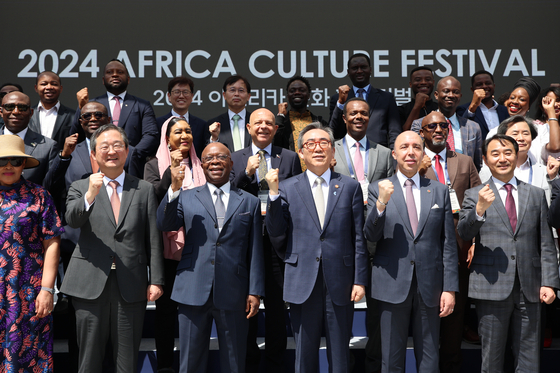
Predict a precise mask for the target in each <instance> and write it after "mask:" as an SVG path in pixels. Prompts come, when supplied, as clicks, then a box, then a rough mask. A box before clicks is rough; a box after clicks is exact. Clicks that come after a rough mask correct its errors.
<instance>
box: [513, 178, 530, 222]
mask: <svg viewBox="0 0 560 373" xmlns="http://www.w3.org/2000/svg"><path fill="white" fill-rule="evenodd" d="M516 180H517V225H516V226H515V233H517V232H518V231H519V227H520V226H521V224H522V223H523V218H524V217H525V212H526V211H527V204H528V203H527V202H528V201H529V184H527V183H524V182H523V181H521V180H519V179H517V178H516Z"/></svg>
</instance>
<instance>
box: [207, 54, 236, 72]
mask: <svg viewBox="0 0 560 373" xmlns="http://www.w3.org/2000/svg"><path fill="white" fill-rule="evenodd" d="M224 63H225V65H224ZM221 73H228V74H231V75H235V74H236V72H235V67H234V66H233V61H232V60H231V57H230V55H229V52H228V51H222V53H221V54H220V58H219V59H218V63H216V70H214V74H212V78H217V77H218V75H220V74H221Z"/></svg>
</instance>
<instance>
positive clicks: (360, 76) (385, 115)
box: [329, 53, 402, 148]
mask: <svg viewBox="0 0 560 373" xmlns="http://www.w3.org/2000/svg"><path fill="white" fill-rule="evenodd" d="M348 77H349V78H350V80H351V81H352V89H351V88H350V87H348V86H347V85H343V86H341V87H338V93H337V94H334V95H332V96H331V103H330V120H329V127H330V128H331V129H332V130H333V133H334V138H335V139H341V138H343V137H344V135H345V134H346V124H345V123H344V120H343V119H342V110H343V109H344V104H345V103H346V100H348V99H349V98H352V97H361V98H363V99H365V100H366V101H367V102H368V104H369V110H370V111H369V126H368V132H367V136H368V138H369V139H370V140H371V141H374V142H376V143H378V144H381V145H383V146H385V147H388V148H393V143H394V142H395V139H396V138H397V136H398V135H399V133H401V131H402V129H401V128H402V127H401V121H400V119H399V112H398V109H397V104H396V102H395V98H394V97H393V95H392V94H391V93H389V92H385V91H382V90H380V89H377V88H374V87H372V86H371V85H370V84H369V79H370V77H371V61H370V59H369V57H368V56H367V55H366V54H363V53H356V54H354V55H353V56H351V57H350V59H349V60H348Z"/></svg>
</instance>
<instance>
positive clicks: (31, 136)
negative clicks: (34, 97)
mask: <svg viewBox="0 0 560 373" xmlns="http://www.w3.org/2000/svg"><path fill="white" fill-rule="evenodd" d="M1 110H2V118H3V119H4V127H3V128H2V134H3V135H17V136H19V137H21V138H22V139H23V142H24V144H25V154H27V155H32V156H33V157H34V158H36V159H37V160H38V161H39V166H37V167H34V168H29V169H26V170H25V171H24V172H23V177H24V178H25V179H26V180H29V181H32V182H34V183H35V184H39V185H43V186H44V187H45V188H47V189H50V183H49V182H47V172H48V171H49V167H50V164H51V163H52V161H53V159H54V157H55V156H56V142H55V141H53V140H51V139H49V138H46V137H45V136H43V135H41V134H39V133H37V132H34V131H32V130H30V129H29V128H28V127H27V126H28V124H29V119H30V118H31V115H33V109H31V106H30V100H29V96H27V95H26V94H24V93H21V92H11V93H8V94H7V95H6V96H4V99H3V100H2V107H1Z"/></svg>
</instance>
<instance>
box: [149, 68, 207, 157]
mask: <svg viewBox="0 0 560 373" xmlns="http://www.w3.org/2000/svg"><path fill="white" fill-rule="evenodd" d="M194 94H195V92H194V82H193V81H192V79H191V78H187V77H185V76H178V77H176V78H173V79H171V80H170V81H169V84H167V98H168V99H169V102H171V107H172V109H171V111H170V112H169V113H167V114H165V115H164V116H161V117H158V118H157V119H156V121H157V124H158V130H159V131H160V132H161V126H163V123H165V121H166V120H168V119H169V118H171V117H181V118H185V119H186V120H187V123H188V124H189V125H190V126H191V131H192V136H193V145H194V149H195V150H196V155H197V156H198V157H199V158H200V156H201V155H202V151H203V150H204V147H205V146H206V141H207V140H208V137H210V134H209V133H208V126H207V125H206V121H205V120H204V119H200V118H199V117H195V116H194V115H192V114H191V113H190V112H189V107H190V106H191V103H192V100H193V96H194Z"/></svg>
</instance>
